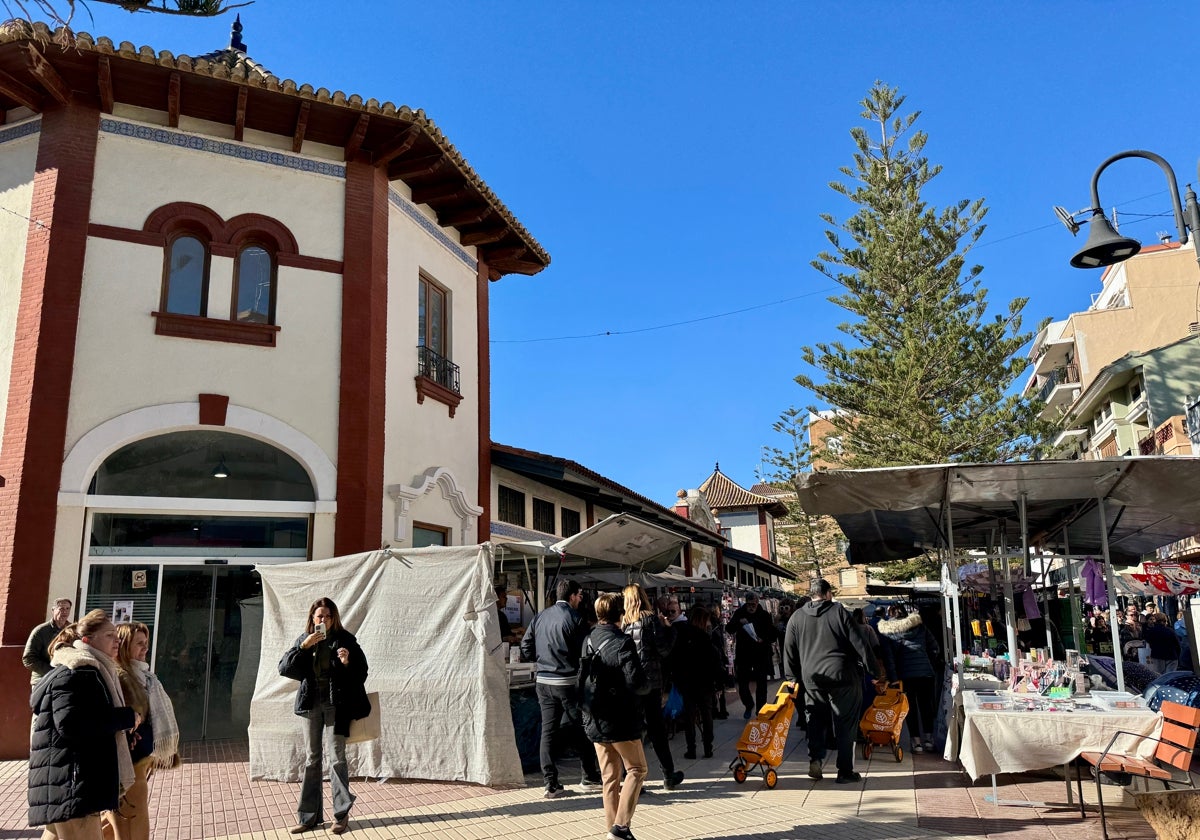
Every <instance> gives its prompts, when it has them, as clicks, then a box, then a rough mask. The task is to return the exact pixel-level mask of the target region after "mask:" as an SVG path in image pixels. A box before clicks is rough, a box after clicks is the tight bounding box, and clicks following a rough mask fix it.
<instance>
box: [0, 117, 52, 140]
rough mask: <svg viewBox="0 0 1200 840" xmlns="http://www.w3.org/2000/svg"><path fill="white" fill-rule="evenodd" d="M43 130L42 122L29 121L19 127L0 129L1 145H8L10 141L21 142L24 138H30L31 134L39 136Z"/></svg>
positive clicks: (38, 120)
mask: <svg viewBox="0 0 1200 840" xmlns="http://www.w3.org/2000/svg"><path fill="white" fill-rule="evenodd" d="M41 130H42V121H41V120H40V119H37V120H29V121H28V122H23V123H18V124H17V125H14V126H10V127H8V128H0V143H7V142H8V141H10V140H19V139H20V138H22V137H28V136H29V135H30V134H37V133H38V132H39V131H41Z"/></svg>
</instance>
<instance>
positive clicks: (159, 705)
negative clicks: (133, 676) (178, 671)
mask: <svg viewBox="0 0 1200 840" xmlns="http://www.w3.org/2000/svg"><path fill="white" fill-rule="evenodd" d="M133 664H134V668H135V669H136V672H137V676H138V677H139V678H140V679H141V680H142V684H143V685H145V687H146V696H147V697H148V698H149V700H150V729H151V731H152V732H153V733H154V752H153V753H152V756H153V758H154V766H155V767H156V768H158V769H162V770H166V769H170V768H172V767H175V766H176V765H177V761H178V753H179V723H178V722H176V720H175V707H174V706H173V705H172V704H171V698H170V697H168V696H167V692H166V689H164V688H163V684H162V683H161V682H159V680H158V677H156V676H154V674H153V673H152V672H151V671H150V666H149V665H147V664H146V663H145V662H142V661H140V660H136V659H135V660H134V662H133Z"/></svg>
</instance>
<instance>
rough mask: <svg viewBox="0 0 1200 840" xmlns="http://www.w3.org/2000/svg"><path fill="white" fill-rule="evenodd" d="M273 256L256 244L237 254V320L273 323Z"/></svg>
mask: <svg viewBox="0 0 1200 840" xmlns="http://www.w3.org/2000/svg"><path fill="white" fill-rule="evenodd" d="M271 273H272V272H271V255H270V254H269V253H267V251H266V250H265V249H263V248H260V247H258V246H257V245H251V246H249V247H247V248H243V249H242V251H241V253H240V254H239V255H238V276H237V311H236V312H235V320H238V321H248V322H250V323H254V324H269V323H271Z"/></svg>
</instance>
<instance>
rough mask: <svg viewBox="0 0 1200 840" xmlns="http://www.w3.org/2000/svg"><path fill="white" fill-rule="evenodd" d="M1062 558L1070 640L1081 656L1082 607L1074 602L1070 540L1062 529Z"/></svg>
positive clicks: (1083, 637)
mask: <svg viewBox="0 0 1200 840" xmlns="http://www.w3.org/2000/svg"><path fill="white" fill-rule="evenodd" d="M1062 541H1063V557H1065V558H1066V561H1067V608H1068V611H1069V612H1070V613H1071V638H1072V639H1073V640H1074V642H1075V649H1076V650H1077V651H1079V652H1080V653H1082V654H1085V655H1086V654H1087V633H1086V632H1085V631H1084V628H1083V618H1082V615H1083V607H1082V606H1077V605H1076V601H1075V566H1074V565H1073V564H1072V563H1071V538H1070V537H1068V536H1067V529H1066V528H1063V532H1062Z"/></svg>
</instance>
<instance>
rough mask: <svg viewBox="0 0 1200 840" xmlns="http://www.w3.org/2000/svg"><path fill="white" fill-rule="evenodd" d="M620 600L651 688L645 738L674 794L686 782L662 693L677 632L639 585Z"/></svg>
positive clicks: (646, 705) (643, 698) (645, 699)
mask: <svg viewBox="0 0 1200 840" xmlns="http://www.w3.org/2000/svg"><path fill="white" fill-rule="evenodd" d="M621 597H622V598H623V599H624V601H625V614H624V615H623V616H622V617H621V625H622V629H624V631H625V633H626V634H627V635H628V636H629V637H630V638H631V639H633V644H634V646H635V647H636V648H637V654H638V659H639V660H640V661H641V663H642V670H643V671H645V672H646V684H647V685H648V686H649V691H648V692H647V693H646V694H643V695H641V696H640V697H639V698H638V699H639V700H640V701H641V704H642V713H643V714H644V715H645V717H646V738H647V739H648V740H649V741H650V745H651V746H652V747H654V754H655V755H656V756H658V764H659V766H660V767H661V768H662V774H663V785H664V786H665V787H666V788H667V790H671V789H672V788H674V787H675V786H676V785H678V784H679V783H680V782H682V781H683V771H682V770H676V769H675V758H674V756H672V755H671V744H670V742H669V741H668V739H667V724H666V721H664V720H663V690H664V689H665V688H666V687H667V679H666V675H665V674H664V673H663V669H664V665H665V661H666V658H667V657H668V656H669V655H670V654H671V650H672V648H674V647H675V630H674V628H672V627H671V626H670V624H668V623H667V621H666V619H664V618H660V617H659V616H658V614H657V613H655V612H654V609H653V607H652V606H651V603H650V596H649V595H647V594H646V590H645V589H643V588H642V587H641V585H640V584H637V583H631V584H629V585H628V586H626V587H625V588H624V589H623V590H622V591H621ZM692 758H695V756H694V755H693V756H692Z"/></svg>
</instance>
